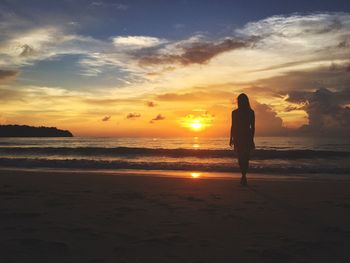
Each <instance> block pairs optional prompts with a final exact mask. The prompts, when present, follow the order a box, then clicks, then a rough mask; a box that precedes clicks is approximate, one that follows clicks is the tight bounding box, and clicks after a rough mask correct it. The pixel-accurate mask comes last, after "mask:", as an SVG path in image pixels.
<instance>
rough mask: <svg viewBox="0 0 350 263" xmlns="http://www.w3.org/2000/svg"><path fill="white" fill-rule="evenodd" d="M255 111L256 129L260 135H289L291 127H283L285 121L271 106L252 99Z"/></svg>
mask: <svg viewBox="0 0 350 263" xmlns="http://www.w3.org/2000/svg"><path fill="white" fill-rule="evenodd" d="M251 102H252V108H253V109H254V112H255V127H256V128H255V129H256V133H257V134H258V135H260V136H264V135H268V136H272V135H274V136H279V135H288V134H289V133H291V132H292V130H291V129H288V128H285V127H283V121H282V119H281V118H280V117H278V116H277V114H276V112H274V111H273V110H272V109H271V107H270V106H268V105H266V104H262V103H259V102H257V101H254V100H251Z"/></svg>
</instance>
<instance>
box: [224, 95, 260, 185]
mask: <svg viewBox="0 0 350 263" xmlns="http://www.w3.org/2000/svg"><path fill="white" fill-rule="evenodd" d="M237 102H238V109H236V110H234V111H232V125H231V136H230V146H232V145H233V146H234V150H235V152H236V153H237V157H238V164H239V168H240V170H241V173H242V178H241V184H242V185H247V183H248V182H247V177H246V174H247V171H248V167H249V158H250V152H251V151H252V150H253V149H254V148H255V144H254V133H255V114H254V111H253V110H252V109H251V108H250V104H249V99H248V96H247V95H246V94H244V93H242V94H240V95H239V96H238V97H237Z"/></svg>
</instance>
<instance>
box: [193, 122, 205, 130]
mask: <svg viewBox="0 0 350 263" xmlns="http://www.w3.org/2000/svg"><path fill="white" fill-rule="evenodd" d="M202 126H203V125H202V124H201V123H200V120H194V121H193V123H191V128H192V129H193V130H195V131H198V130H200V129H201V128H202Z"/></svg>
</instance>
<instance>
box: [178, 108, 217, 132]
mask: <svg viewBox="0 0 350 263" xmlns="http://www.w3.org/2000/svg"><path fill="white" fill-rule="evenodd" d="M195 112H196V114H188V115H186V116H185V117H182V118H181V119H180V123H181V126H182V127H185V128H188V129H190V130H192V131H195V132H199V131H202V130H205V129H206V128H208V127H211V126H212V122H213V120H214V116H213V115H211V114H209V113H208V112H206V111H202V110H195Z"/></svg>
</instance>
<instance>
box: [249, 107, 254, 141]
mask: <svg viewBox="0 0 350 263" xmlns="http://www.w3.org/2000/svg"><path fill="white" fill-rule="evenodd" d="M250 128H251V131H252V138H254V135H255V113H254V111H253V114H252V118H251V121H250Z"/></svg>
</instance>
